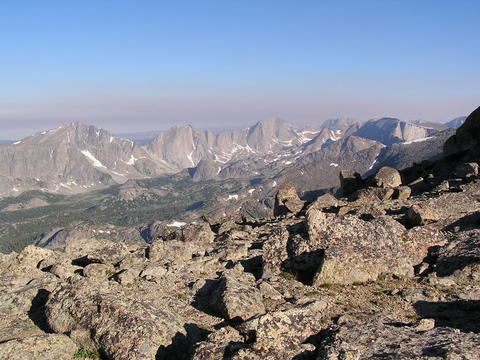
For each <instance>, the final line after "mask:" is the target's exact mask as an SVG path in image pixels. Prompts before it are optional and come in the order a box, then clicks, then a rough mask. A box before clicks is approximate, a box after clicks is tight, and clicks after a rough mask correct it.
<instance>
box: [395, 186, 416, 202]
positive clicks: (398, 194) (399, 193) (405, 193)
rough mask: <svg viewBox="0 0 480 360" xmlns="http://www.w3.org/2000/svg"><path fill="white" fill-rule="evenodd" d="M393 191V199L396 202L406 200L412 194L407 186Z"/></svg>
mask: <svg viewBox="0 0 480 360" xmlns="http://www.w3.org/2000/svg"><path fill="white" fill-rule="evenodd" d="M394 190H395V192H394V194H393V197H394V198H395V199H398V200H407V199H408V198H410V195H411V194H412V189H411V188H410V187H408V186H399V187H397V188H395V189H394Z"/></svg>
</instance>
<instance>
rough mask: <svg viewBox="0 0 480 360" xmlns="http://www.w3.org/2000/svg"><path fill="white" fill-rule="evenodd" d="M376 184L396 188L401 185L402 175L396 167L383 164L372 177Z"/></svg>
mask: <svg viewBox="0 0 480 360" xmlns="http://www.w3.org/2000/svg"><path fill="white" fill-rule="evenodd" d="M373 182H374V184H375V185H376V186H378V187H382V188H396V187H398V186H400V185H402V177H401V176H400V173H399V172H398V170H397V169H394V168H391V167H388V166H384V167H382V168H381V169H380V170H378V172H377V173H376V174H375V176H374V177H373Z"/></svg>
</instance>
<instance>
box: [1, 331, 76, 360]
mask: <svg viewBox="0 0 480 360" xmlns="http://www.w3.org/2000/svg"><path fill="white" fill-rule="evenodd" d="M76 350H77V346H76V345H75V343H74V342H73V341H72V340H70V338H69V337H68V336H66V335H61V334H44V335H37V336H31V337H27V338H23V339H14V340H10V341H6V342H2V343H0V359H16V360H32V359H35V360H71V359H73V358H74V355H75V352H76Z"/></svg>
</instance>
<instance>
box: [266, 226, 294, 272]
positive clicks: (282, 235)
mask: <svg viewBox="0 0 480 360" xmlns="http://www.w3.org/2000/svg"><path fill="white" fill-rule="evenodd" d="M288 237H289V233H288V230H287V229H285V228H284V227H279V228H276V229H273V230H272V232H271V234H270V235H269V236H268V238H267V240H266V241H265V242H264V244H263V275H262V277H264V278H269V277H271V276H272V275H276V274H279V273H280V272H281V271H282V263H283V262H284V261H285V260H287V259H288V252H287V242H288Z"/></svg>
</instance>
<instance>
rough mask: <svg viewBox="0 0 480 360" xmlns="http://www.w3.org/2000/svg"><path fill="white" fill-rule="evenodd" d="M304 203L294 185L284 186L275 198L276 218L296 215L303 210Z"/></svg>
mask: <svg viewBox="0 0 480 360" xmlns="http://www.w3.org/2000/svg"><path fill="white" fill-rule="evenodd" d="M303 205H304V202H303V201H302V200H300V198H299V197H298V194H297V191H296V190H295V187H294V186H293V185H292V184H286V185H284V186H282V187H281V188H280V189H279V190H278V192H277V195H276V196H275V207H274V210H273V212H274V215H275V216H284V215H288V214H295V213H298V212H299V211H300V210H302V208H303Z"/></svg>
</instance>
